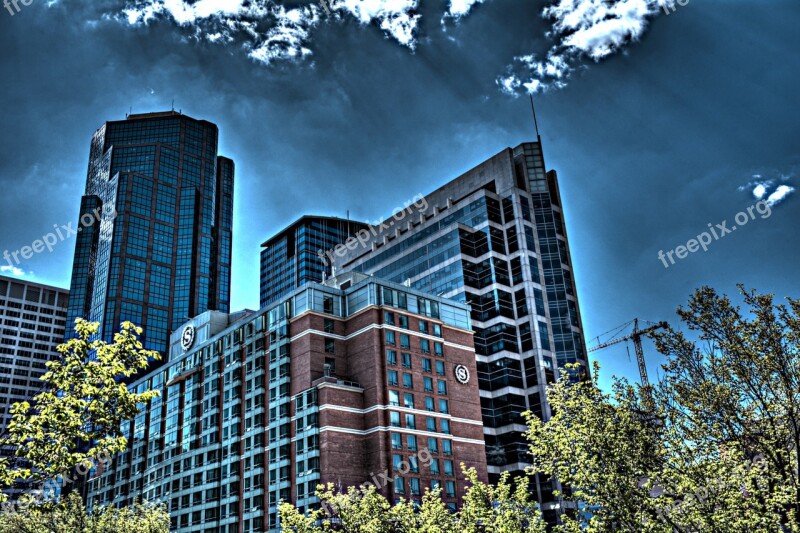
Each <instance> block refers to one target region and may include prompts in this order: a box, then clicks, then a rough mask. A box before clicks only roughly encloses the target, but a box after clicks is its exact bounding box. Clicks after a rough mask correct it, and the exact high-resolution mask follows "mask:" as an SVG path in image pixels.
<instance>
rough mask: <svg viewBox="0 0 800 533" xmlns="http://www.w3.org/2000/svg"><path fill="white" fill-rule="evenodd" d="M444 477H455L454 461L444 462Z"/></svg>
mask: <svg viewBox="0 0 800 533" xmlns="http://www.w3.org/2000/svg"><path fill="white" fill-rule="evenodd" d="M444 475H445V476H452V475H453V461H450V460H449V459H445V461H444Z"/></svg>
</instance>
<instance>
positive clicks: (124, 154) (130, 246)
mask: <svg viewBox="0 0 800 533" xmlns="http://www.w3.org/2000/svg"><path fill="white" fill-rule="evenodd" d="M218 136H219V131H218V129H217V126H216V125H214V124H212V123H211V122H208V121H205V120H195V119H193V118H190V117H188V116H185V115H183V114H181V113H178V112H175V111H168V112H162V113H147V114H138V115H129V116H128V117H127V118H126V119H125V120H119V121H112V122H107V123H106V124H105V125H103V126H102V127H101V128H100V129H99V130H97V132H95V134H94V136H93V138H92V142H91V151H90V155H89V170H88V175H87V178H86V191H85V193H84V196H83V198H82V199H81V209H80V216H81V218H80V225H79V229H78V232H79V233H77V235H76V239H77V242H76V246H75V261H74V265H73V271H72V280H71V284H70V290H71V293H70V300H69V308H68V315H67V335H68V336H69V335H70V330H71V325H72V324H73V322H74V321H75V319H76V318H78V317H82V318H87V319H89V320H91V321H94V322H100V324H101V326H100V327H101V331H100V335H101V336H102V338H104V339H105V340H107V341H110V340H111V338H112V337H113V333H114V331H115V330H117V328H118V327H119V324H120V323H121V322H122V321H125V320H130V321H132V322H133V323H135V324H136V325H139V326H142V327H143V328H144V335H143V342H144V345H145V347H146V348H148V349H153V350H158V351H160V352H162V353H163V354H166V350H167V347H168V341H169V335H170V333H171V332H172V330H173V327H174V326H175V325H176V324H182V323H183V322H185V321H186V319H187V317H193V316H196V315H198V314H200V313H202V312H204V311H206V310H218V311H222V312H226V313H227V312H229V311H230V309H229V301H230V277H231V272H230V271H231V244H232V239H231V230H232V225H233V184H234V164H233V161H231V160H230V159H226V158H224V157H220V156H218V155H217V141H218ZM92 217H94V219H95V221H94V223H92V222H91V220H92Z"/></svg>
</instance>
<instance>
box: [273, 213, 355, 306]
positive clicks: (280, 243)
mask: <svg viewBox="0 0 800 533" xmlns="http://www.w3.org/2000/svg"><path fill="white" fill-rule="evenodd" d="M367 227H368V226H367V225H366V224H364V223H361V222H355V221H352V220H345V219H342V218H336V217H319V216H305V217H302V218H301V219H300V220H298V221H296V222H295V223H293V224H291V225H290V226H289V227H287V228H286V229H284V230H283V231H281V232H280V233H278V234H277V235H275V236H274V237H272V238H270V239H269V240H267V241H266V242H265V243H264V244H262V245H261V247H262V250H261V306H262V307H264V306H266V305H269V304H271V303H273V302H276V301H278V300H279V299H280V298H281V297H283V296H285V295H287V294H289V293H290V292H292V291H293V290H294V289H296V288H298V287H301V286H303V285H305V284H306V283H310V282H314V281H316V282H321V281H323V278H325V277H330V276H331V275H333V266H334V264H335V263H334V261H332V260H331V259H332V258H331V256H330V255H326V252H331V251H332V250H333V249H334V248H336V246H339V245H343V244H344V243H345V241H347V239H348V238H349V237H351V236H352V235H354V234H355V233H356V232H358V231H359V230H361V229H366V228H367ZM333 258H336V256H333Z"/></svg>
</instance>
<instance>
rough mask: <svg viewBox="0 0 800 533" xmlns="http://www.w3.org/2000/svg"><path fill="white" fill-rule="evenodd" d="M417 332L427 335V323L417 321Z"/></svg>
mask: <svg viewBox="0 0 800 533" xmlns="http://www.w3.org/2000/svg"><path fill="white" fill-rule="evenodd" d="M419 332H420V333H424V334H425V335H427V334H428V323H427V322H426V321H424V320H420V321H419Z"/></svg>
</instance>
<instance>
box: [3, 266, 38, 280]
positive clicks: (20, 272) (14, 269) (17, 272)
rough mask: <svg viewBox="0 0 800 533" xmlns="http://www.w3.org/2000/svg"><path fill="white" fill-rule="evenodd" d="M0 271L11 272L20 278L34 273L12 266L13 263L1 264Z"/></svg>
mask: <svg viewBox="0 0 800 533" xmlns="http://www.w3.org/2000/svg"><path fill="white" fill-rule="evenodd" d="M0 272H2V273H4V274H11V275H12V276H16V277H18V278H21V277H24V276H27V275H28V274H32V273H33V272H25V271H24V270H22V269H21V268H19V267H15V266H11V265H2V266H0Z"/></svg>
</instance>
